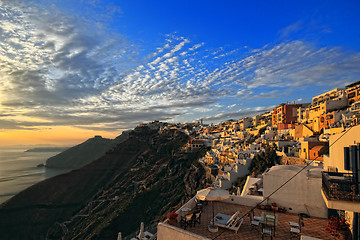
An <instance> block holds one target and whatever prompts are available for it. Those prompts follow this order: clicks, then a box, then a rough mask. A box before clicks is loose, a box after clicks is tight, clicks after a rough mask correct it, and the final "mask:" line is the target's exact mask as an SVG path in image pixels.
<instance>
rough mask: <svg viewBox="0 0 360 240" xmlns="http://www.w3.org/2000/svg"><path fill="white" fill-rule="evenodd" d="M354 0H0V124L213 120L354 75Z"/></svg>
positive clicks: (106, 126) (357, 44)
mask: <svg viewBox="0 0 360 240" xmlns="http://www.w3.org/2000/svg"><path fill="white" fill-rule="evenodd" d="M359 12H360V3H359V2H358V1H346V2H344V1H133V0H132V1H105V0H89V1H85V0H82V1H68V0H63V1H55V0H54V1H42V0H41V1H40V0H39V1H0V18H1V21H0V34H1V35H0V37H1V44H0V64H1V66H2V67H1V69H0V78H1V79H2V80H1V83H0V94H1V95H0V110H1V113H0V131H7V130H13V129H21V130H29V131H37V130H39V129H40V130H41V129H44V128H54V127H58V126H75V127H77V128H81V129H91V130H102V131H109V132H114V131H119V132H120V131H121V130H123V129H128V128H132V127H134V126H136V125H137V124H138V123H141V122H147V121H152V120H155V119H158V120H163V121H169V122H184V121H193V120H197V119H199V118H203V119H205V120H206V122H207V123H211V122H213V123H216V122H219V121H221V120H226V119H229V118H234V119H239V118H241V117H244V116H251V115H254V114H257V113H261V112H263V111H266V110H269V109H272V108H273V107H274V106H275V105H277V104H280V103H282V102H287V101H297V102H299V103H300V102H310V101H311V98H312V97H313V96H315V95H317V94H321V93H323V92H325V91H327V90H331V89H333V88H336V87H344V85H345V84H348V83H351V82H354V81H358V80H359V79H360V27H359V23H360V15H359V14H358V13H359Z"/></svg>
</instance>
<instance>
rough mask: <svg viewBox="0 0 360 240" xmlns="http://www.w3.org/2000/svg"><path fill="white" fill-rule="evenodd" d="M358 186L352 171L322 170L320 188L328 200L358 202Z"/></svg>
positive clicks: (359, 198) (359, 195) (359, 200)
mask: <svg viewBox="0 0 360 240" xmlns="http://www.w3.org/2000/svg"><path fill="white" fill-rule="evenodd" d="M359 186H360V184H359V182H355V180H354V175H353V174H352V173H337V172H322V189H323V191H324V193H325V195H326V197H327V199H328V200H343V201H352V202H360V194H359Z"/></svg>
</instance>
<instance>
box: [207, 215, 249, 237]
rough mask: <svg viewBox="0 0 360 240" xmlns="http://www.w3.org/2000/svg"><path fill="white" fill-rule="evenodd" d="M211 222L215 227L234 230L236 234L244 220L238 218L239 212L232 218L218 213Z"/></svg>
mask: <svg viewBox="0 0 360 240" xmlns="http://www.w3.org/2000/svg"><path fill="white" fill-rule="evenodd" d="M212 221H214V225H215V226H218V227H222V228H226V229H230V230H234V231H235V232H236V233H237V232H238V231H239V228H240V227H241V224H242V223H243V221H244V219H243V218H241V217H240V212H239V211H237V212H236V213H234V215H232V216H229V215H225V214H222V213H218V214H216V216H215V217H214V219H213V220H212Z"/></svg>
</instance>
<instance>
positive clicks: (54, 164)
mask: <svg viewBox="0 0 360 240" xmlns="http://www.w3.org/2000/svg"><path fill="white" fill-rule="evenodd" d="M127 137H128V132H123V134H121V135H120V136H119V137H117V138H116V139H107V138H102V137H101V136H95V137H94V138H90V139H88V140H86V141H85V142H83V143H81V144H79V145H76V146H74V147H72V148H69V149H67V150H65V151H64V152H61V153H59V154H57V155H55V156H53V157H51V158H49V159H48V160H47V161H46V167H50V168H66V169H77V168H80V167H83V166H85V165H87V164H89V163H91V162H92V161H94V160H96V159H98V158H100V157H101V156H103V155H105V153H106V152H107V151H109V150H110V149H111V148H112V147H114V146H115V145H116V144H118V143H121V142H122V141H124V140H126V138H127Z"/></svg>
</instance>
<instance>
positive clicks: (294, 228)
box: [290, 216, 304, 238]
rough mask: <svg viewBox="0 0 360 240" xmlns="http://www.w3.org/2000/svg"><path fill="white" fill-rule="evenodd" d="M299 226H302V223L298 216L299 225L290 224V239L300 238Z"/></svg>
mask: <svg viewBox="0 0 360 240" xmlns="http://www.w3.org/2000/svg"><path fill="white" fill-rule="evenodd" d="M301 226H304V222H303V219H302V217H301V216H299V223H296V222H290V238H293V237H296V238H300V236H301Z"/></svg>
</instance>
